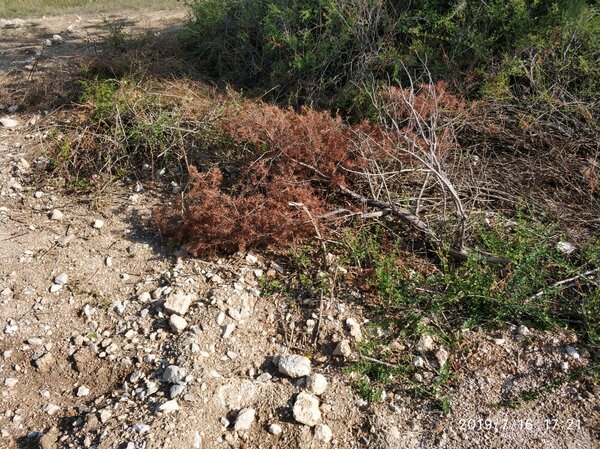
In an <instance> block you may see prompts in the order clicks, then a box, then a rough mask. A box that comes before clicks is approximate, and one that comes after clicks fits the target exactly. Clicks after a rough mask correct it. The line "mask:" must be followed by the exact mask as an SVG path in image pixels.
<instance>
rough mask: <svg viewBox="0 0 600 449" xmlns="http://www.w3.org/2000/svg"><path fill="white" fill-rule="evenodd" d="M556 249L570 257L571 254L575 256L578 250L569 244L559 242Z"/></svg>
mask: <svg viewBox="0 0 600 449" xmlns="http://www.w3.org/2000/svg"><path fill="white" fill-rule="evenodd" d="M556 249H557V250H559V251H560V252H561V253H563V254H566V255H567V256H568V255H569V254H573V253H574V252H575V250H576V249H577V248H575V245H573V244H572V243H569V242H558V243H557V244H556Z"/></svg>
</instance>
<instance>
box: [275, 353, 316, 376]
mask: <svg viewBox="0 0 600 449" xmlns="http://www.w3.org/2000/svg"><path fill="white" fill-rule="evenodd" d="M278 370H279V372H280V373H281V374H284V375H286V376H289V377H292V378H297V377H304V376H308V375H309V374H310V360H309V359H308V358H307V357H304V356H303V355H297V354H288V355H282V356H281V357H279V366H278Z"/></svg>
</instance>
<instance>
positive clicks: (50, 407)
mask: <svg viewBox="0 0 600 449" xmlns="http://www.w3.org/2000/svg"><path fill="white" fill-rule="evenodd" d="M59 411H60V407H59V406H58V405H54V404H46V405H45V406H44V412H46V413H48V414H49V415H50V416H53V415H55V414H57V413H58V412H59Z"/></svg>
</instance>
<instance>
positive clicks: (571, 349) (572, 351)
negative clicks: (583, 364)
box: [565, 346, 580, 359]
mask: <svg viewBox="0 0 600 449" xmlns="http://www.w3.org/2000/svg"><path fill="white" fill-rule="evenodd" d="M565 349H566V351H567V354H569V355H570V356H571V357H572V358H574V359H578V358H579V357H580V355H579V352H577V349H575V348H574V347H573V346H567V347H566V348H565Z"/></svg>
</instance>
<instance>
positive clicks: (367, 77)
mask: <svg viewBox="0 0 600 449" xmlns="http://www.w3.org/2000/svg"><path fill="white" fill-rule="evenodd" d="M596 3H597V2H596V1H595V0H587V1H585V0H574V1H567V0H553V1H540V0H531V1H526V0H509V1H506V0H490V1H488V2H479V1H473V0H459V1H442V0H417V1H413V2H403V3H402V4H398V2H393V1H391V0H343V1H342V0H302V1H296V2H288V1H274V0H223V1H221V0H196V1H194V2H192V3H191V4H190V6H191V10H192V16H193V19H192V22H191V24H190V29H191V31H192V34H193V36H194V39H193V40H194V45H195V47H194V48H195V49H196V51H197V52H198V64H199V65H202V66H203V68H204V69H205V70H207V71H208V72H209V73H212V74H213V75H217V76H219V77H224V78H225V79H226V80H228V81H231V82H235V83H236V84H238V85H239V86H242V87H252V88H260V89H269V90H270V95H271V97H272V98H274V99H277V100H280V101H284V102H287V103H290V104H294V105H299V104H306V103H309V104H312V105H315V106H327V107H331V108H340V107H341V108H343V109H344V110H347V111H348V110H349V111H351V112H353V113H354V114H355V115H358V116H369V114H370V111H369V110H368V108H365V103H368V98H365V95H364V86H365V85H373V84H377V83H378V82H382V81H383V82H387V81H388V80H389V79H392V80H395V79H400V80H402V79H403V77H405V75H406V74H407V73H410V74H412V75H417V76H418V74H419V73H420V72H422V67H423V63H425V64H426V65H427V66H428V67H429V68H430V70H431V71H432V72H433V74H434V76H437V77H444V78H448V77H450V78H453V79H454V80H455V84H456V85H457V86H460V87H461V88H462V89H465V90H469V91H471V92H473V89H474V91H475V92H476V93H483V94H487V95H493V96H495V97H510V96H512V95H522V94H532V93H534V94H536V95H540V96H543V95H541V94H549V95H551V96H556V95H558V96H559V97H560V98H561V99H566V98H570V96H574V97H576V98H578V99H580V100H583V101H592V102H594V101H596V100H597V99H596V96H597V92H598V85H597V79H598V77H597V75H598V70H600V68H599V67H600V66H599V63H598V59H599V58H598V38H599V36H600V16H599V14H598V11H597V9H596ZM405 69H406V70H405ZM570 100H572V98H570Z"/></svg>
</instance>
